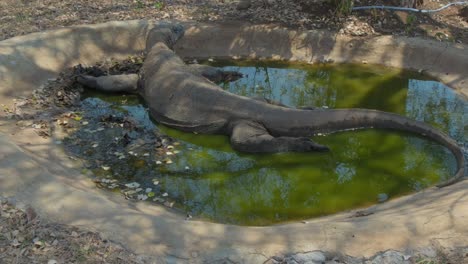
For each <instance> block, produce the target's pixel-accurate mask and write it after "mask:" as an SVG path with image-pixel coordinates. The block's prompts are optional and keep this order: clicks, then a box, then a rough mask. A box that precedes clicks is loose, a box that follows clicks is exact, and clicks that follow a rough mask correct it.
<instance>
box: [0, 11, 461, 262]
mask: <svg viewBox="0 0 468 264" xmlns="http://www.w3.org/2000/svg"><path fill="white" fill-rule="evenodd" d="M158 23H161V22H157V21H146V20H135V21H125V22H108V23H104V24H97V25H84V26H75V27H69V28H63V29H57V30H51V31H45V32H40V33H33V34H29V35H26V36H21V37H15V38H12V39H8V40H4V41H1V42H0V104H4V105H7V106H8V105H10V106H11V104H12V103H13V99H14V98H17V97H20V96H24V95H27V94H30V93H31V91H32V90H34V89H36V88H38V87H39V85H41V84H43V83H45V82H46V81H47V80H48V79H51V78H54V77H56V76H57V75H58V73H59V72H60V71H61V70H62V69H64V68H66V67H70V66H74V65H77V64H83V65H93V64H95V63H96V62H98V61H102V60H104V59H107V58H111V57H112V58H115V59H124V58H127V57H128V56H130V55H135V54H138V53H141V52H142V51H144V48H145V39H146V34H147V33H148V31H149V30H150V29H151V28H153V27H155V26H157V25H158ZM182 23H183V24H184V25H185V27H186V34H185V36H184V37H183V38H182V39H181V40H180V41H179V42H178V43H177V45H176V47H175V50H176V53H177V54H179V55H180V56H181V57H184V58H189V57H196V58H247V59H274V60H285V61H300V62H308V63H319V62H335V63H345V62H351V63H368V64H380V65H385V66H391V67H399V68H405V69H413V70H418V71H424V72H425V73H427V74H429V75H431V76H433V77H435V78H436V79H438V80H440V81H441V82H443V83H445V84H447V85H448V86H450V87H452V88H453V89H454V90H455V91H456V92H457V93H458V94H459V95H460V96H462V97H464V98H468V70H467V69H468V46H466V45H463V44H452V43H444V42H435V41H431V40H423V39H418V38H405V37H392V36H377V37H364V38H353V37H349V36H343V35H337V34H334V33H331V32H326V31H300V30H291V29H287V28H283V27H280V26H276V25H252V24H246V23H241V22H230V23H224V24H209V23H196V22H182ZM0 144H1V146H2V147H1V149H0V196H4V197H12V198H13V199H15V200H16V201H17V202H18V203H22V204H28V205H31V206H32V207H33V208H35V209H36V210H37V211H38V212H39V214H41V215H43V217H44V218H45V219H48V220H50V221H55V222H59V223H64V224H70V225H74V226H81V227H84V228H86V229H89V230H93V231H97V232H100V233H101V234H102V235H103V236H104V237H106V238H108V239H110V240H113V241H116V242H118V243H120V244H122V245H124V246H125V247H127V248H129V249H131V250H133V251H135V252H136V253H140V254H146V255H154V256H158V257H160V258H161V262H170V261H176V262H177V261H180V262H189V261H191V262H203V261H218V260H227V259H229V260H230V261H233V262H244V263H256V262H257V261H258V260H261V259H263V258H264V260H266V258H265V256H273V255H278V254H284V253H288V252H307V251H312V250H325V251H331V252H341V253H343V254H348V255H354V256H371V255H373V254H375V253H376V252H378V251H384V250H387V249H395V250H402V251H407V250H413V249H417V248H420V247H425V246H428V245H430V244H431V243H433V242H434V241H437V242H438V243H440V244H442V245H444V246H449V247H456V246H462V245H465V246H466V245H468V221H467V219H468V181H466V180H464V181H461V182H459V183H457V184H455V185H452V186H448V187H446V188H442V189H438V188H429V189H426V190H424V191H421V192H418V193H415V194H412V195H408V196H404V197H401V198H398V199H394V200H391V201H389V202H386V203H384V204H378V205H374V206H372V207H370V208H365V209H360V210H359V211H365V212H367V213H369V214H368V215H365V216H361V217H353V216H355V215H356V214H355V213H356V211H358V210H354V211H348V212H342V213H338V214H335V215H331V216H325V217H320V218H314V219H311V220H307V221H303V222H297V223H296V222H295V223H288V224H281V225H273V226H266V227H243V226H234V225H224V224H216V223H208V222H202V221H193V220H190V221H187V220H185V217H184V216H181V215H179V214H176V213H174V212H172V211H171V210H169V209H166V208H163V207H159V206H154V205H149V204H146V203H142V202H139V203H134V202H131V201H127V200H125V199H124V197H122V196H121V195H119V194H112V193H109V192H105V191H102V190H99V189H97V188H96V186H95V184H94V183H93V182H92V181H91V180H90V178H89V177H88V176H85V175H82V174H81V173H80V169H79V167H80V163H79V162H78V161H74V160H71V159H69V158H68V156H67V155H66V154H65V153H64V151H63V149H61V148H60V147H57V145H56V144H55V141H54V139H53V138H51V139H44V138H41V137H39V136H37V135H36V134H34V132H32V131H31V130H28V129H25V130H21V129H18V128H17V127H15V120H10V119H8V118H6V116H5V115H4V114H3V113H1V114H0Z"/></svg>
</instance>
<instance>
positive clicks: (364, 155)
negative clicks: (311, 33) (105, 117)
mask: <svg viewBox="0 0 468 264" xmlns="http://www.w3.org/2000/svg"><path fill="white" fill-rule="evenodd" d="M291 67H293V68H291ZM224 68H225V69H228V70H237V71H240V72H242V73H243V74H244V75H245V76H246V78H243V79H240V80H238V81H236V82H234V83H229V84H223V85H222V87H223V88H224V89H227V90H229V91H231V92H233V93H237V94H241V95H246V96H250V97H265V98H268V99H272V100H276V101H279V102H281V103H283V104H286V105H289V106H294V107H296V106H317V107H322V106H327V107H329V108H345V107H361V108H375V109H380V110H385V111H392V112H396V113H400V114H404V115H407V116H409V117H412V118H414V119H417V120H421V121H425V122H429V123H432V124H434V125H435V126H437V127H438V128H440V129H442V130H443V131H447V132H448V133H449V134H450V136H452V137H453V138H455V139H456V140H458V141H462V142H466V138H467V137H466V136H467V124H468V120H467V118H468V115H467V109H468V104H467V102H466V101H464V100H463V99H461V98H459V97H457V96H456V94H455V93H454V92H453V91H452V90H451V89H449V88H448V87H446V86H444V85H443V84H440V83H437V82H434V81H430V80H427V78H426V77H424V76H420V75H419V74H416V73H408V72H401V71H400V70H398V69H389V68H381V67H375V66H359V67H358V66H356V65H341V66H328V65H322V66H314V67H311V66H304V65H293V66H290V65H289V66H288V65H287V67H284V68H276V67H274V65H273V66H271V65H258V66H256V67H255V66H245V65H243V66H225V67H224ZM123 109H124V110H125V111H127V112H128V113H130V114H131V115H133V116H134V118H135V119H138V120H140V122H141V123H142V124H145V126H147V127H150V128H153V127H152V126H154V125H153V124H152V123H151V122H150V120H149V117H148V115H147V113H146V111H145V110H144V108H143V107H141V106H124V107H123ZM158 127H159V129H161V130H162V131H163V132H165V133H167V134H169V135H170V136H173V137H175V138H177V139H178V140H179V141H181V142H182V146H183V149H184V150H183V151H182V152H181V153H179V154H178V155H177V156H176V157H175V158H174V159H173V161H174V163H173V164H170V165H165V166H163V167H156V166H152V165H149V166H152V167H150V168H149V169H148V170H149V172H147V173H149V175H151V177H159V178H160V179H161V188H162V189H164V190H165V191H166V192H168V193H169V195H170V197H173V198H175V199H176V200H177V202H178V204H177V205H176V206H177V207H179V208H181V209H183V210H185V211H187V212H188V213H190V214H192V215H194V216H198V217H201V218H207V219H210V220H213V221H219V222H227V223H237V224H249V225H265V224H271V223H276V222H280V221H287V220H293V219H304V218H308V217H312V216H317V215H323V214H330V213H334V212H337V211H340V210H346V209H350V208H355V207H359V206H365V205H368V204H371V203H375V202H376V201H377V199H378V196H379V195H382V194H386V195H388V196H389V197H390V198H392V197H395V196H398V195H402V194H405V193H408V192H411V191H414V190H420V189H422V188H425V187H427V186H429V185H432V184H435V183H436V182H438V181H440V180H441V179H445V178H446V177H450V176H451V175H452V174H453V173H454V168H455V165H456V164H455V161H454V159H453V157H452V155H451V153H449V152H448V151H446V150H445V149H444V148H443V147H441V146H439V145H438V144H436V143H434V142H432V141H428V140H425V139H422V138H419V137H415V136H414V135H408V134H402V133H395V132H387V131H379V130H365V131H351V132H345V133H337V134H333V135H329V136H326V137H317V138H315V139H314V140H316V141H318V142H319V143H321V144H325V145H328V146H329V147H330V148H331V149H332V151H331V152H330V153H325V154H324V153H305V154H304V153H302V154H301V153H283V154H271V155H247V154H241V153H236V152H234V151H232V149H231V148H230V146H229V142H228V139H227V137H224V136H213V135H194V134H189V133H182V132H180V131H176V130H172V129H169V128H165V127H162V126H158ZM186 168H189V169H188V170H187V169H186ZM139 175H141V178H139V179H138V180H139V181H141V182H143V183H144V182H145V180H146V181H148V182H150V179H149V178H150V177H148V176H146V177H145V176H144V173H139Z"/></svg>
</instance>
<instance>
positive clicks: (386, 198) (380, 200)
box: [377, 193, 388, 203]
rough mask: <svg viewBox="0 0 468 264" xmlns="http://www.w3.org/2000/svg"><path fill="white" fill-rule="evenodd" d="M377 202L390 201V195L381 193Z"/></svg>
mask: <svg viewBox="0 0 468 264" xmlns="http://www.w3.org/2000/svg"><path fill="white" fill-rule="evenodd" d="M377 200H378V201H379V203H383V202H385V201H387V200H388V194H386V193H379V195H377Z"/></svg>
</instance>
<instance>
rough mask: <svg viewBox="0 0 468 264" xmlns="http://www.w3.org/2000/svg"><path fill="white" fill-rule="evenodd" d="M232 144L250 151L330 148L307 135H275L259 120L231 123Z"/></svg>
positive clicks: (291, 150) (303, 150)
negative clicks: (306, 136) (258, 121)
mask: <svg viewBox="0 0 468 264" xmlns="http://www.w3.org/2000/svg"><path fill="white" fill-rule="evenodd" d="M230 130H231V145H232V147H233V148H234V149H235V150H238V151H242V152H250V153H274V152H309V151H328V150H329V148H328V147H327V146H324V145H320V144H317V143H315V142H313V141H312V140H310V139H309V138H305V137H273V136H272V135H270V134H269V133H268V131H267V130H266V129H265V127H264V126H263V125H261V124H259V123H257V122H254V121H248V120H241V121H236V122H234V123H233V124H230Z"/></svg>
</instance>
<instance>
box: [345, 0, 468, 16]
mask: <svg viewBox="0 0 468 264" xmlns="http://www.w3.org/2000/svg"><path fill="white" fill-rule="evenodd" d="M453 5H468V1H460V2H453V3H449V4H446V5H444V6H443V7H441V8H438V9H432V10H427V9H416V8H410V7H398V6H357V7H353V8H352V9H351V11H356V10H367V9H386V10H394V11H408V12H416V13H435V12H439V11H442V10H444V9H446V8H448V7H450V6H453Z"/></svg>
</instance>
